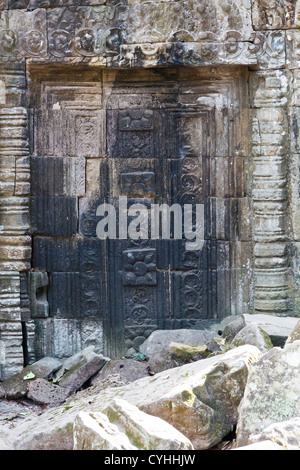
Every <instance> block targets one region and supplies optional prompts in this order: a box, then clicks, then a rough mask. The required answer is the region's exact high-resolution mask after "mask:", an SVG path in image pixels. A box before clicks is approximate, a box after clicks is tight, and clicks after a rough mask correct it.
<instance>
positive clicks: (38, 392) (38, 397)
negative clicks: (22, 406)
mask: <svg viewBox="0 0 300 470" xmlns="http://www.w3.org/2000/svg"><path fill="white" fill-rule="evenodd" d="M68 396H69V392H68V390H66V389H64V388H62V387H59V385H55V384H52V383H50V382H48V381H47V380H44V379H36V380H32V381H30V382H29V383H28V392H27V397H28V398H30V399H31V400H32V401H34V402H35V403H36V404H37V405H51V406H55V405H59V404H61V403H63V402H64V401H66V399H67V398H68Z"/></svg>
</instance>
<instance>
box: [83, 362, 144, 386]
mask: <svg viewBox="0 0 300 470" xmlns="http://www.w3.org/2000/svg"><path fill="white" fill-rule="evenodd" d="M117 375H118V376H119V379H120V380H124V381H125V382H126V383H130V382H134V381H135V380H139V379H142V378H143V377H148V376H149V373H148V364H147V363H145V362H139V361H135V360H134V359H117V360H111V361H108V362H107V363H106V364H105V366H104V367H103V369H101V370H100V371H99V373H97V374H96V375H95V376H94V377H93V378H92V380H91V384H92V385H93V384H95V383H96V382H99V381H100V380H101V381H102V380H105V379H107V378H110V377H111V376H114V377H115V376H117Z"/></svg>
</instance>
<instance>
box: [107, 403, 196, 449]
mask: <svg viewBox="0 0 300 470" xmlns="http://www.w3.org/2000/svg"><path fill="white" fill-rule="evenodd" d="M105 413H106V414H107V416H108V418H109V419H110V421H111V422H112V423H113V424H116V425H117V426H118V428H119V429H120V430H122V431H123V432H124V433H125V434H126V435H127V436H128V437H129V440H130V441H131V443H132V444H134V445H135V446H136V447H137V448H138V449H139V450H193V446H192V444H191V442H190V441H189V440H188V439H187V438H186V437H185V436H184V435H183V434H181V433H180V432H179V431H177V430H176V429H175V428H174V427H173V426H171V425H170V424H169V423H167V422H166V421H164V420H162V419H160V418H157V417H156V416H151V415H148V414H147V413H144V412H143V411H140V410H139V409H138V408H137V407H136V406H134V405H131V404H130V403H128V402H126V401H125V400H122V399H120V398H116V399H115V400H114V401H113V402H112V403H111V405H110V406H109V407H108V408H107V409H106V411H105Z"/></svg>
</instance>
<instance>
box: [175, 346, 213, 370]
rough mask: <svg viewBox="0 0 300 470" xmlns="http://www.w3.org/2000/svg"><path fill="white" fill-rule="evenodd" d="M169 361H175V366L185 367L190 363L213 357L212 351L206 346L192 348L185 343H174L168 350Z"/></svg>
mask: <svg viewBox="0 0 300 470" xmlns="http://www.w3.org/2000/svg"><path fill="white" fill-rule="evenodd" d="M168 353H169V360H170V362H171V361H173V366H174V367H178V366H183V365H184V364H189V363H190V362H196V361H199V360H200V359H205V358H207V357H209V356H210V355H211V351H210V350H209V349H208V347H207V346H206V345H199V346H191V345H189V344H184V343H175V342H172V343H171V344H170V345H169V348H168Z"/></svg>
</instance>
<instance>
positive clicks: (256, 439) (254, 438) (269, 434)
mask: <svg viewBox="0 0 300 470" xmlns="http://www.w3.org/2000/svg"><path fill="white" fill-rule="evenodd" d="M250 440H251V442H253V443H258V444H260V443H262V441H267V440H268V441H271V442H272V443H273V444H274V445H276V446H280V449H281V450H299V448H300V418H294V419H290V420H288V421H284V422H282V423H275V424H271V425H270V426H268V427H267V428H266V429H264V431H263V432H262V433H260V434H258V435H251V437H250Z"/></svg>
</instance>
